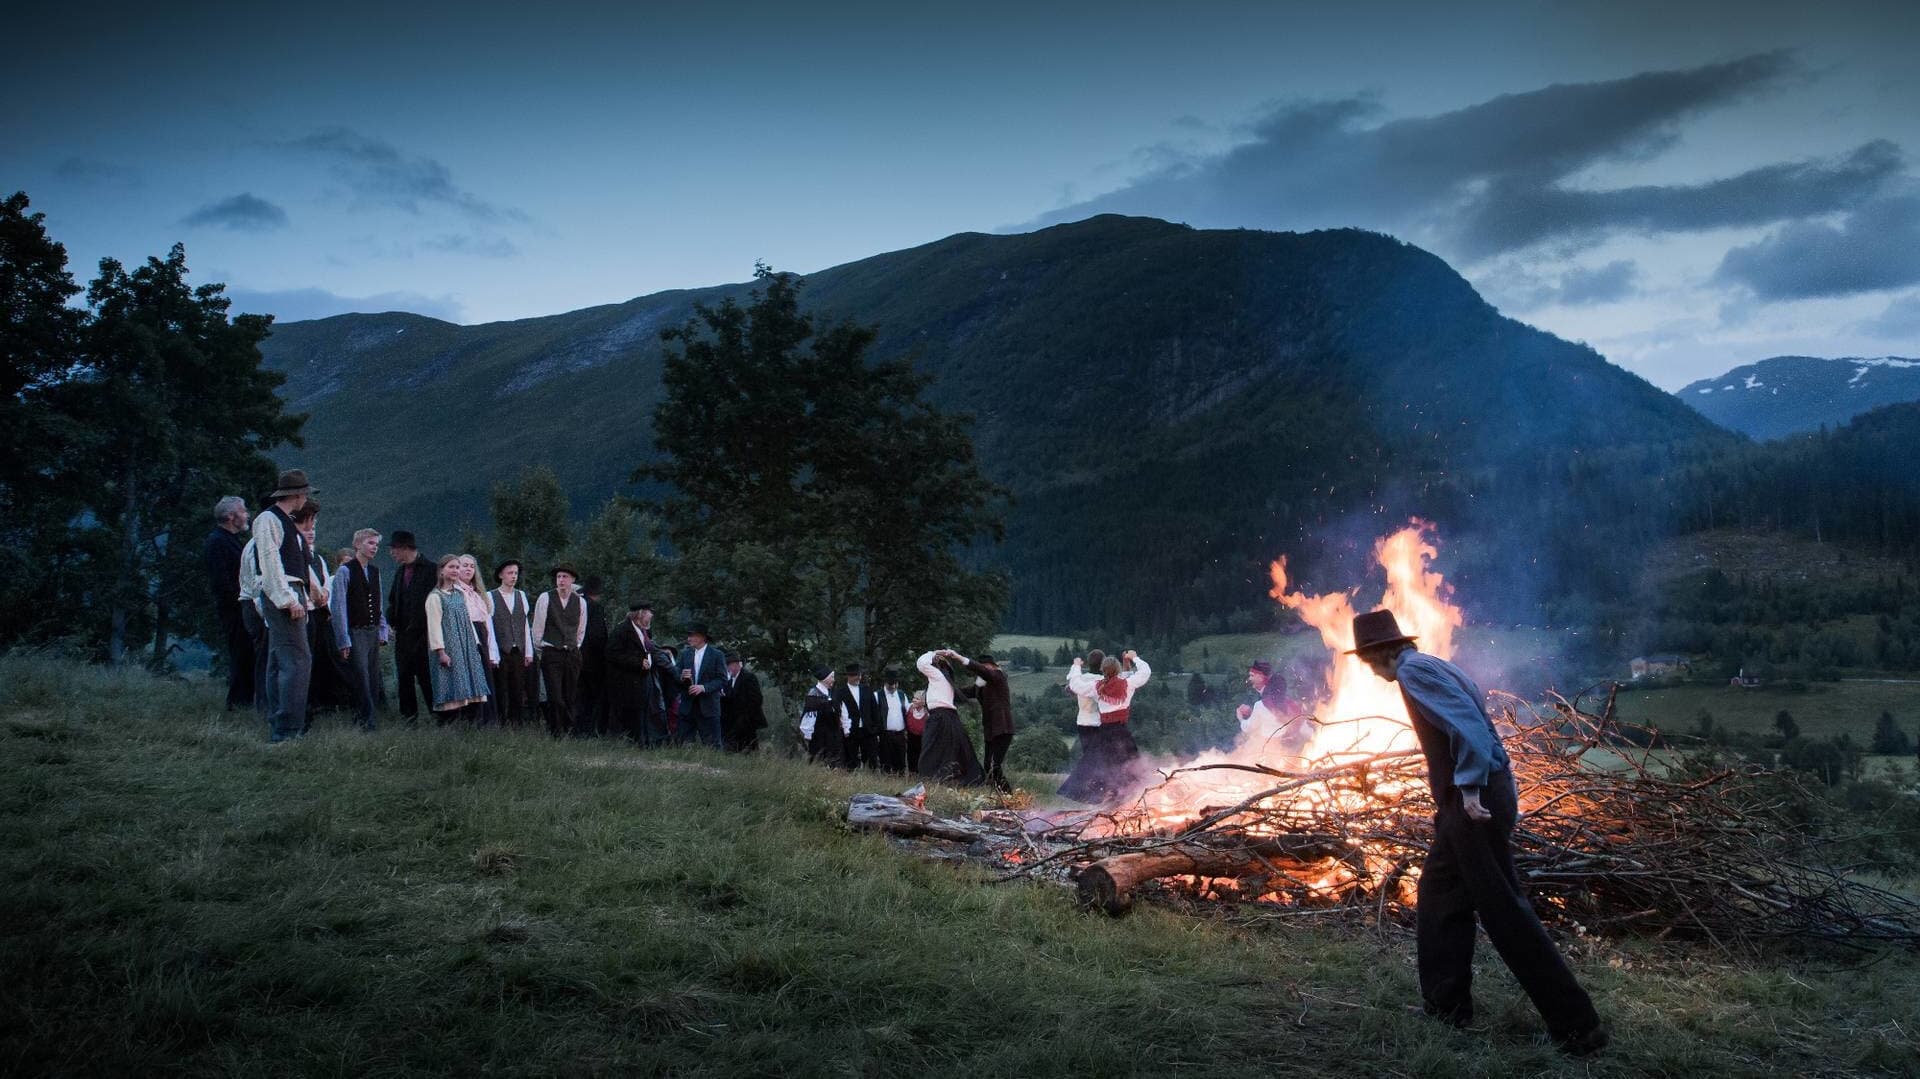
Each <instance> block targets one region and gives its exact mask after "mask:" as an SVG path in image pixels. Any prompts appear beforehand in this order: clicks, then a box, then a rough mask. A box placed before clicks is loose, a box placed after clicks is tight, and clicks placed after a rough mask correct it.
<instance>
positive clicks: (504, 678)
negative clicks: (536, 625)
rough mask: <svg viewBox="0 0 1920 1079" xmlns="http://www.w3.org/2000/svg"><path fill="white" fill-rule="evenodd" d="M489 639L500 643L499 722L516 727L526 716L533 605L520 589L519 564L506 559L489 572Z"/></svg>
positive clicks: (496, 696)
mask: <svg viewBox="0 0 1920 1079" xmlns="http://www.w3.org/2000/svg"><path fill="white" fill-rule="evenodd" d="M493 583H494V585H495V587H494V590H493V639H494V640H496V641H498V642H499V643H500V669H499V671H498V672H497V675H496V678H495V682H496V685H495V686H494V694H495V700H496V701H497V702H498V707H499V710H500V722H502V723H505V724H508V725H509V726H513V727H518V726H520V725H521V724H522V723H525V722H526V718H527V690H528V685H527V683H528V682H529V681H530V678H529V675H531V674H532V673H533V607H532V605H531V604H529V603H528V602H527V594H526V593H525V592H522V591H520V563H519V562H517V561H514V560H513V559H511V558H509V559H507V560H506V561H505V562H502V563H500V566H499V568H497V569H495V570H494V571H493Z"/></svg>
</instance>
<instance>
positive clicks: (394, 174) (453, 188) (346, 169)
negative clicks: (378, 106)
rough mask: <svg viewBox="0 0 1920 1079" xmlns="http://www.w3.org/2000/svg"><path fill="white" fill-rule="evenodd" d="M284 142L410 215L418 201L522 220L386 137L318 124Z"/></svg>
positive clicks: (489, 218) (366, 195) (493, 218)
mask: <svg viewBox="0 0 1920 1079" xmlns="http://www.w3.org/2000/svg"><path fill="white" fill-rule="evenodd" d="M285 145H286V146H288V147H289V148H291V149H295V150H300V151H304V152H307V153H313V154H318V155H320V156H322V157H325V158H327V159H329V160H331V161H333V162H334V165H335V167H336V172H337V173H338V175H339V176H340V178H341V179H342V180H343V181H345V182H346V184H347V185H348V186H349V187H351V188H352V189H353V192H354V194H356V195H358V196H359V197H360V198H362V199H364V200H366V201H368V202H372V203H377V204H380V205H385V206H392V207H395V208H398V209H401V210H405V211H406V212H408V213H412V214H417V213H419V212H421V208H422V207H423V206H439V207H443V208H446V209H450V210H453V211H455V212H457V213H460V214H462V215H464V216H466V217H467V218H470V219H472V220H474V221H485V222H501V221H518V222H524V221H526V220H527V215H526V214H525V213H523V212H521V211H520V210H517V209H514V208H513V207H511V206H499V205H496V204H494V203H491V202H488V201H486V200H485V199H482V198H480V197H479V196H478V195H475V194H473V193H472V192H471V191H467V190H465V189H463V188H461V187H460V186H459V185H458V184H456V183H454V180H453V173H452V171H451V170H449V169H448V168H447V167H446V166H445V165H443V164H441V163H440V162H438V161H435V160H434V159H433V158H430V157H408V156H407V155H405V154H403V153H401V152H400V149H399V148H398V147H396V146H394V145H393V144H392V143H390V142H385V141H383V140H381V139H376V138H371V137H369V136H366V135H362V134H360V133H359V132H357V131H352V130H350V129H348V128H344V127H330V128H323V129H322V130H319V131H316V132H314V133H313V134H311V135H308V136H306V137H305V138H301V139H295V140H294V141H292V142H290V143H286V144H285Z"/></svg>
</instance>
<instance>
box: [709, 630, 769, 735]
mask: <svg viewBox="0 0 1920 1079" xmlns="http://www.w3.org/2000/svg"><path fill="white" fill-rule="evenodd" d="M720 718H721V720H722V723H723V726H724V729H723V730H722V732H721V734H722V736H723V737H724V738H725V739H726V743H727V748H728V749H729V750H732V751H733V752H735V753H751V752H753V751H754V750H755V749H758V748H759V747H760V732H761V731H762V730H764V729H766V726H767V709H766V705H765V703H764V702H763V700H762V698H761V694H760V679H759V678H757V677H755V676H754V673H753V672H752V671H750V670H747V665H746V663H745V662H744V661H743V660H742V659H741V656H740V653H739V652H738V651H734V652H729V653H728V654H727V688H726V692H725V693H724V694H723V695H722V696H721V698H720Z"/></svg>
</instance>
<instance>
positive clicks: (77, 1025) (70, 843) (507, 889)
mask: <svg viewBox="0 0 1920 1079" xmlns="http://www.w3.org/2000/svg"><path fill="white" fill-rule="evenodd" d="M218 700H219V694H218V691H217V690H216V688H215V687H213V686H210V685H208V684H205V683H193V682H181V681H177V680H160V679H154V678H151V677H149V676H147V675H145V674H143V673H140V672H137V671H131V670H118V671H114V670H105V669H101V668H90V667H81V666H77V665H73V664H69V663H65V662H60V661H55V660H50V659H41V658H32V657H11V658H8V657H0V836H3V837H4V838H0V970H4V971H5V972H6V977H5V978H0V1071H4V1072H5V1073H8V1074H87V1075H145V1074H155V1073H180V1072H184V1073H192V1074H209V1073H218V1074H237V1075H283V1074H299V1075H308V1074H312V1075H322V1074H324V1075H355V1076H359V1075H378V1076H399V1075H446V1074H480V1073H495V1074H510V1075H542V1076H545V1075H590V1074H654V1075H664V1074H671V1075H676V1076H706V1075H712V1076H732V1075H742V1074H758V1075H772V1074H779V1075H803V1076H812V1075H822V1076H826V1075H835V1076H838V1075H903V1076H927V1075H955V1074H973V1075H1018V1076H1048V1075H1061V1076H1089V1075H1102V1076H1104V1075H1135V1074H1137V1075H1161V1074H1168V1073H1174V1072H1180V1073H1189V1074H1195V1075H1223V1076H1225V1075H1249V1074H1270V1075H1309V1074H1311V1075H1320V1074H1324V1073H1326V1072H1327V1071H1328V1070H1329V1069H1332V1070H1335V1071H1338V1072H1341V1073H1344V1074H1352V1075H1421V1076H1538V1075H1568V1076H1572V1075H1592V1076H1619V1077H1625V1076H1642V1075H1686V1076H1689V1077H1704V1076H1723V1075H1724V1076H1735V1075H1755V1074H1780V1075H1809V1074H1821V1075H1854V1074H1860V1075H1865V1074H1913V1073H1914V1071H1915V1069H1916V1068H1920V1047H1917V1043H1916V1040H1915V1039H1916V1034H1917V1033H1920V1032H1917V1031H1916V1029H1915V1026H1914V1024H1913V1022H1912V1019H1913V1001H1914V1000H1915V999H1916V997H1920V958H1916V957H1915V956H1913V955H1911V954H1909V953H1897V952H1889V953H1869V954H1862V955H1854V954H1847V955H1842V956H1838V957H1836V956H1834V955H1831V954H1816V955H1808V956H1803V957H1794V956H1790V955H1785V954H1782V955H1776V956H1773V957H1769V958H1765V959H1761V958H1755V957H1745V958H1742V957H1736V956H1730V955H1728V954H1725V953H1721V952H1718V951H1714V950H1711V949H1710V948H1708V947H1706V946H1704V945H1701V946H1694V945H1685V944H1680V943H1676V942H1664V943H1658V942H1651V941H1634V940H1626V941H1615V940H1603V939H1595V938H1577V939H1569V940H1568V941H1567V948H1568V950H1569V954H1570V956H1571V958H1572V960H1573V962H1574V965H1575V967H1576V969H1577V970H1578V972H1579V973H1580V975H1581V977H1582V978H1583V979H1584V980H1585V981H1586V983H1587V984H1588V986H1589V987H1590V988H1591V989H1592V990H1593V992H1594V995H1595V998H1596V1001H1597V1003H1598V1005H1599V1007H1600V1010H1601V1012H1602V1014H1603V1015H1604V1016H1606V1018H1607V1019H1608V1021H1609V1022H1610V1023H1611V1024H1612V1027H1613V1030H1614V1037H1615V1044H1614V1046H1613V1047H1612V1048H1610V1049H1609V1050H1608V1051H1606V1052H1605V1053H1604V1054H1602V1055H1600V1056H1599V1057H1597V1058H1593V1059H1591V1060H1588V1061H1571V1060H1567V1059H1565V1058H1563V1057H1561V1056H1560V1055H1559V1054H1557V1053H1556V1052H1554V1051H1553V1049H1552V1048H1551V1047H1550V1046H1548V1045H1547V1044H1546V1042H1545V1040H1544V1038H1543V1036H1542V1029H1541V1026H1540V1023H1539V1020H1538V1018H1537V1016H1535V1014H1534V1013H1533V1012H1532V1010H1531V1008H1530V1007H1529V1006H1528V1005H1527V1003H1526V1002H1525V1000H1524V998H1523V997H1521V995H1520V994H1519V993H1518V991H1517V989H1516V987H1515V986H1514V984H1513V982H1512V980H1511V978H1510V977H1509V976H1508V975H1507V974H1506V973H1505V972H1504V971H1503V970H1501V969H1500V967H1499V964H1498V963H1497V961H1495V960H1493V958H1492V956H1491V953H1490V951H1487V950H1486V949H1485V946H1484V944H1483V946H1482V953H1481V955H1482V962H1481V978H1480V980H1479V982H1478V986H1479V995H1480V1005H1481V1007H1480V1019H1479V1020H1478V1022H1477V1023H1476V1025H1475V1026H1474V1028H1472V1029H1470V1030H1467V1031H1455V1030H1452V1029H1449V1028H1446V1027H1443V1026H1440V1025H1437V1024H1435V1023H1433V1022H1431V1021H1428V1020H1426V1019H1424V1018H1423V1017H1420V1016H1418V1015H1414V1014H1409V1013H1408V1011H1407V1010H1406V1005H1407V1004H1409V1003H1411V1002H1413V1001H1414V1000H1415V999H1416V995H1415V986H1414V973H1413V966H1412V953H1413V945H1412V940H1411V938H1410V935H1409V934H1408V933H1407V932H1406V931H1404V930H1401V929H1397V928H1391V927H1389V928H1385V929H1381V930H1373V929H1367V930H1357V929H1342V928H1339V927H1337V926H1334V925H1332V924H1327V923H1321V922H1316V921H1311V920H1307V921H1301V920H1291V921H1289V920H1285V919H1281V920H1273V919H1256V918H1244V917H1237V916H1234V915H1233V914H1232V913H1231V912H1230V911H1222V912H1219V913H1216V914H1213V915H1191V914H1182V913H1178V912H1175V911H1173V910H1170V909H1166V908H1161V907H1157V906H1154V905H1151V904H1147V905H1143V906H1142V907H1141V908H1140V909H1138V910H1136V911H1135V913H1134V914H1132V915H1130V916H1128V917H1126V918H1122V919H1109V918H1106V917H1103V916H1093V915H1088V914H1083V913H1082V912H1080V911H1079V910H1077V909H1075V907H1074V905H1073V903H1072V901H1071V899H1072V897H1071V895H1070V894H1069V893H1068V892H1066V891H1064V890H1062V889H1059V888H1055V887H1050V886H1041V885H1024V884H1011V885H994V884H991V883H989V882H988V881H987V880H985V879H984V878H983V876H982V875H981V874H980V873H979V872H978V871H975V870H971V869H966V868H957V867H955V866H951V865H946V864H937V863H933V862H928V861H925V860H921V859H919V858H916V857H913V856H911V855H910V854H908V853H906V852H905V851H903V850H902V849H900V847H899V846H897V845H896V844H894V843H892V842H890V841H888V840H886V839H884V838H879V837H875V836H872V835H863V834H855V833H853V832H851V831H849V830H848V829H847V827H846V826H845V824H844V822H843V819H842V811H843V807H844V805H845V802H846V799H847V797H848V796H849V795H851V794H853V793H855V792H858V791H862V790H892V789H895V788H896V787H897V786H898V782H897V781H896V780H893V779H891V778H885V779H883V778H877V777H867V776H849V775H846V774H843V773H838V772H829V771H826V770H824V769H819V768H814V767H810V766H808V765H806V764H804V763H801V762H798V761H794V760H790V759H785V758H781V757H778V756H776V755H774V754H771V753H762V754H759V755H755V756H752V757H728V756H722V755H720V754H716V753H711V752H708V751H704V750H680V751H673V752H666V753H654V754H646V753H641V752H639V751H636V750H634V749H632V748H630V747H627V746H624V745H621V744H618V743H610V742H594V741H568V742H554V741H550V740H548V739H546V738H544V737H541V736H537V735H532V734H518V733H501V732H486V731H481V732H473V731H458V730H445V731H443V730H435V729H418V730H408V729H404V728H401V729H392V730H383V731H381V732H379V733H377V734H373V735H363V734H358V733H355V732H353V731H351V730H347V729H342V728H341V727H340V726H338V725H337V724H335V723H333V722H331V721H323V722H322V724H321V726H320V727H319V728H318V729H317V730H316V732H315V734H314V735H312V736H310V737H309V738H307V739H305V740H302V741H300V742H295V743H289V744H286V745H282V746H272V747H270V746H268V745H266V744H265V739H264V731H263V730H262V725H261V724H260V723H259V722H258V721H257V720H256V719H255V718H254V717H252V716H251V715H232V714H228V713H225V712H223V711H222V710H221V709H220V707H219V704H218ZM1016 779H1018V780H1021V781H1023V782H1028V783H1029V784H1030V785H1034V786H1039V785H1038V784H1033V783H1031V780H1032V779H1033V777H1021V776H1016ZM977 804H979V803H978V801H977V796H975V795H972V794H969V793H966V792H959V791H952V790H945V789H939V788H936V789H935V791H934V792H933V796H932V808H934V809H936V810H938V811H941V812H944V813H948V814H962V813H965V812H967V811H968V810H969V809H971V808H973V807H974V806H976V805H977Z"/></svg>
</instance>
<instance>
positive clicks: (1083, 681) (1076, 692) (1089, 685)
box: [1067, 659, 1100, 727]
mask: <svg viewBox="0 0 1920 1079" xmlns="http://www.w3.org/2000/svg"><path fill="white" fill-rule="evenodd" d="M1099 681H1100V676H1099V675H1097V674H1083V673H1081V670H1080V661H1079V660H1078V659H1076V660H1074V661H1073V667H1072V668H1071V669H1069V670H1068V671H1067V692H1069V693H1071V694H1073V697H1074V703H1076V704H1078V705H1079V706H1080V712H1079V714H1078V715H1076V716H1074V717H1073V725H1074V726H1076V727H1098V726H1099V725H1100V709H1099V707H1098V706H1096V705H1095V704H1094V703H1093V687H1094V685H1095V684H1096V683H1098V682H1099Z"/></svg>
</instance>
